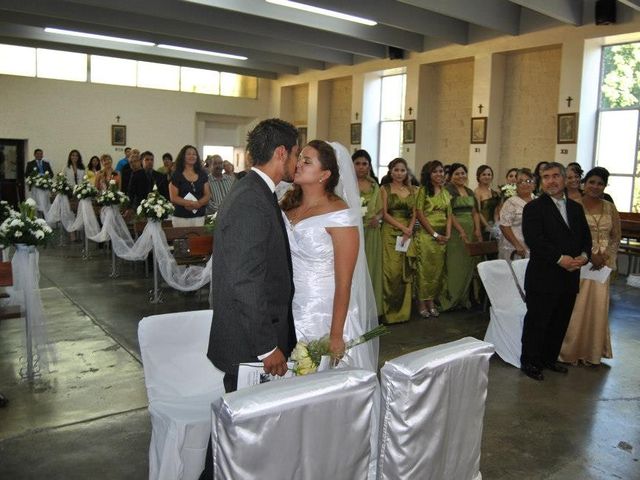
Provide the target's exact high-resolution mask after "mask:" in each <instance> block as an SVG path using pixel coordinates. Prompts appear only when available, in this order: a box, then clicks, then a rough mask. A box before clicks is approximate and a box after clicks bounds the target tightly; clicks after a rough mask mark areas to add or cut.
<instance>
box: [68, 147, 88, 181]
mask: <svg viewBox="0 0 640 480" xmlns="http://www.w3.org/2000/svg"><path fill="white" fill-rule="evenodd" d="M64 176H65V178H66V179H67V183H68V184H69V185H71V186H72V187H75V186H76V185H78V184H80V183H82V181H83V180H84V164H83V163H82V155H80V152H79V151H78V150H75V149H74V150H71V151H70V152H69V156H68V157H67V166H66V168H65V169H64Z"/></svg>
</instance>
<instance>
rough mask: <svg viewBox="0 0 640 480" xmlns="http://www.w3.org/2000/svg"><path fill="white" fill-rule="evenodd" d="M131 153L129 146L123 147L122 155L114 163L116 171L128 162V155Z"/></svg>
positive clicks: (119, 170) (120, 169)
mask: <svg viewBox="0 0 640 480" xmlns="http://www.w3.org/2000/svg"><path fill="white" fill-rule="evenodd" d="M130 155H131V147H125V149H124V157H122V158H121V159H120V160H118V163H117V164H116V171H117V172H118V173H120V172H121V171H122V169H123V168H124V166H125V165H128V164H129V156H130Z"/></svg>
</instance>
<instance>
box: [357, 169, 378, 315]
mask: <svg viewBox="0 0 640 480" xmlns="http://www.w3.org/2000/svg"><path fill="white" fill-rule="evenodd" d="M360 197H361V198H363V199H364V204H365V205H366V207H367V212H366V213H365V215H364V216H363V217H362V223H363V225H364V252H365V255H366V257H367V266H368V267H369V276H370V277H371V285H372V286H373V295H374V297H375V300H376V308H377V310H378V315H382V236H381V233H380V232H381V228H380V225H378V226H377V227H370V226H369V222H370V221H371V219H372V218H373V217H375V216H376V215H378V214H379V213H380V211H381V210H382V198H381V197H380V187H379V186H378V184H377V183H376V181H375V180H373V179H371V189H370V190H369V191H368V192H362V191H361V192H360Z"/></svg>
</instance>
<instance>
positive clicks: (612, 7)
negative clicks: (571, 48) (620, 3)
mask: <svg viewBox="0 0 640 480" xmlns="http://www.w3.org/2000/svg"><path fill="white" fill-rule="evenodd" d="M612 23H616V0H598V1H597V2H596V25H610V24H612Z"/></svg>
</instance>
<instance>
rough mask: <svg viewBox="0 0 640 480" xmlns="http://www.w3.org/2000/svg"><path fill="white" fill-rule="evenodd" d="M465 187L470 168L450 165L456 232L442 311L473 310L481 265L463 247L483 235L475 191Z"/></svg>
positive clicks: (450, 246)
mask: <svg viewBox="0 0 640 480" xmlns="http://www.w3.org/2000/svg"><path fill="white" fill-rule="evenodd" d="M466 183H467V167H465V166H464V165H462V164H461V163H454V164H453V165H451V183H450V184H449V185H447V187H446V188H447V191H448V192H449V193H450V194H451V197H452V198H451V210H452V212H453V218H452V221H453V227H454V229H453V231H452V235H451V240H449V244H448V245H447V255H446V270H447V281H446V284H445V288H444V290H443V292H442V294H441V295H440V307H441V308H442V310H452V309H454V308H458V307H464V308H470V307H471V298H470V295H469V294H470V290H471V282H472V280H473V272H474V269H475V267H476V264H477V263H478V262H477V260H476V259H475V258H474V257H471V256H470V255H469V254H468V253H467V250H466V248H465V246H464V244H465V243H467V242H470V241H480V240H482V234H481V233H480V220H479V218H478V217H479V215H478V207H477V202H476V197H475V196H474V195H473V191H472V190H470V189H469V188H467V187H466V186H465V184H466Z"/></svg>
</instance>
